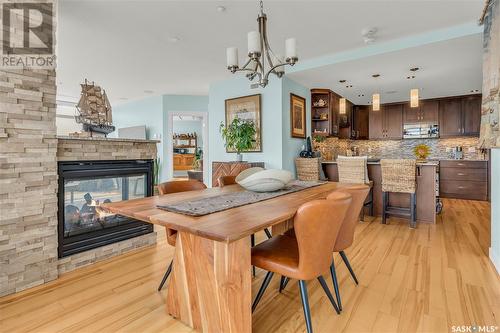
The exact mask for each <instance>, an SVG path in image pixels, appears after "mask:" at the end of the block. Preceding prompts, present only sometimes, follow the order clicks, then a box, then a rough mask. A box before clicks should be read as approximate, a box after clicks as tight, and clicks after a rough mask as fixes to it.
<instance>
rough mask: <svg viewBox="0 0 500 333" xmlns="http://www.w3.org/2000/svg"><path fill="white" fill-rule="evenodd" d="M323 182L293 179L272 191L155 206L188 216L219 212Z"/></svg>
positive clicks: (244, 192)
mask: <svg viewBox="0 0 500 333" xmlns="http://www.w3.org/2000/svg"><path fill="white" fill-rule="evenodd" d="M324 183H325V182H320V181H300V180H294V181H292V182H290V183H289V185H287V187H285V188H284V189H281V190H278V191H274V192H252V191H248V190H243V191H241V192H234V193H228V194H223V195H219V196H214V197H210V198H203V199H196V200H191V201H182V202H176V203H172V204H168V205H158V206H157V207H158V208H160V209H163V210H167V211H169V212H173V213H180V214H184V215H190V216H203V215H208V214H212V213H217V212H221V211H223V210H227V209H230V208H236V207H240V206H244V205H248V204H252V203H256V202H259V201H264V200H269V199H272V198H276V197H279V196H281V195H285V194H290V193H293V192H297V191H302V190H305V189H308V188H311V187H314V186H319V185H322V184H324Z"/></svg>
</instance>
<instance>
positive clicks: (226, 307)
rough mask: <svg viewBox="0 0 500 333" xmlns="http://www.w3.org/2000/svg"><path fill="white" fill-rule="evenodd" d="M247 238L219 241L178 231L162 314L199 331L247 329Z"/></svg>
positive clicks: (249, 292) (249, 323)
mask: <svg viewBox="0 0 500 333" xmlns="http://www.w3.org/2000/svg"><path fill="white" fill-rule="evenodd" d="M250 266H251V261H250V238H249V237H245V238H243V239H240V240H238V241H235V242H232V243H223V242H216V241H213V240H209V239H206V238H202V237H199V236H195V235H192V234H189V233H185V232H179V234H178V236H177V244H176V247H175V254H174V264H173V269H172V275H171V280H170V281H169V284H168V295H167V312H168V313H169V314H170V315H172V316H173V317H175V318H177V319H179V320H181V321H182V322H184V323H185V324H186V325H189V326H190V327H193V328H195V329H199V330H201V331H203V332H234V333H240V332H241V333H244V332H251V331H252V311H251V302H252V301H251V297H252V286H251V283H252V281H251V269H250Z"/></svg>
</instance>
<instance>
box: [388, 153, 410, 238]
mask: <svg viewBox="0 0 500 333" xmlns="http://www.w3.org/2000/svg"><path fill="white" fill-rule="evenodd" d="M380 165H381V167H382V223H383V224H386V223H387V216H388V215H395V216H399V217H407V218H409V219H410V227H411V228H415V227H416V225H417V214H416V206H417V195H416V189H417V176H416V171H417V161H416V160H392V159H384V160H381V161H380ZM391 192H392V193H408V194H410V207H409V208H403V207H394V206H389V193H391Z"/></svg>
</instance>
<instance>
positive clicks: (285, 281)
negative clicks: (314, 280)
mask: <svg viewBox="0 0 500 333" xmlns="http://www.w3.org/2000/svg"><path fill="white" fill-rule="evenodd" d="M288 281H290V278H288V277H286V276H282V277H281V281H280V292H282V291H283V290H285V288H286V285H287V284H288Z"/></svg>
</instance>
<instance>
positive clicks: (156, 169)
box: [153, 157, 160, 185]
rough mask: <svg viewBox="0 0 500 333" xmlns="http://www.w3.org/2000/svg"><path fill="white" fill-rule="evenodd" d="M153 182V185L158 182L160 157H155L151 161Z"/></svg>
mask: <svg viewBox="0 0 500 333" xmlns="http://www.w3.org/2000/svg"><path fill="white" fill-rule="evenodd" d="M153 182H154V185H158V184H159V183H160V158H159V157H157V158H156V159H155V160H154V161H153Z"/></svg>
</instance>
